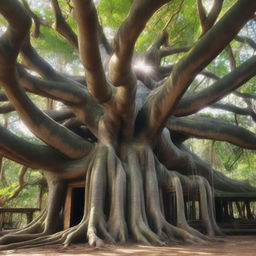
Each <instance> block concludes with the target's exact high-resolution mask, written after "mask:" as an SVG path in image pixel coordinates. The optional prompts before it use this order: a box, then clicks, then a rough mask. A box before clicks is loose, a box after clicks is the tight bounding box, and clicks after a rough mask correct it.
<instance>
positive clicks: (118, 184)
mask: <svg viewBox="0 0 256 256" xmlns="http://www.w3.org/2000/svg"><path fill="white" fill-rule="evenodd" d="M108 183H109V187H110V190H111V191H110V192H109V193H110V195H111V206H110V214H109V219H108V223H107V225H108V230H109V233H110V235H111V237H112V238H113V239H114V241H116V242H126V241H127V239H128V230H127V225H126V221H125V199H126V173H125V170H124V168H123V166H122V164H121V162H120V160H119V159H118V158H117V156H116V155H115V153H114V150H113V149H109V150H108Z"/></svg>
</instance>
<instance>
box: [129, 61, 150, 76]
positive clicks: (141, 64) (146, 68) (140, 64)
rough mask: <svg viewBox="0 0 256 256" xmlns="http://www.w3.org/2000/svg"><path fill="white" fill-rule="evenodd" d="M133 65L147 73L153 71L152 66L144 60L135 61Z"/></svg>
mask: <svg viewBox="0 0 256 256" xmlns="http://www.w3.org/2000/svg"><path fill="white" fill-rule="evenodd" d="M133 67H134V68H135V69H137V70H139V71H142V72H144V73H146V74H148V73H150V72H152V70H153V69H152V67H151V66H149V65H147V63H145V62H144V61H137V62H135V64H134V65H133Z"/></svg>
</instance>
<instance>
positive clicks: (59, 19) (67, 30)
mask: <svg viewBox="0 0 256 256" xmlns="http://www.w3.org/2000/svg"><path fill="white" fill-rule="evenodd" d="M51 4H52V8H53V12H54V16H55V23H54V28H55V30H56V31H57V32H58V33H60V34H61V35H62V36H63V37H64V38H65V39H66V40H67V41H68V42H69V43H70V44H71V45H72V46H73V48H74V49H75V50H76V51H78V39H77V36H76V34H75V32H74V31H73V30H72V29H71V27H70V26H69V25H68V23H67V22H66V20H65V19H64V17H63V15H62V12H61V9H60V6H59V3H58V1H57V0H51Z"/></svg>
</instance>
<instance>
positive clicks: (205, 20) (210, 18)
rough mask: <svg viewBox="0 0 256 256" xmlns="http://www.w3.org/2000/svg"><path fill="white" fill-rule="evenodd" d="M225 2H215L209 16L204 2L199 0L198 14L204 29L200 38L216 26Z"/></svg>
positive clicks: (221, 0)
mask: <svg viewBox="0 0 256 256" xmlns="http://www.w3.org/2000/svg"><path fill="white" fill-rule="evenodd" d="M223 1H224V0H214V3H213V6H212V9H211V10H210V12H209V14H208V15H207V14H206V10H205V8H204V6H203V3H202V0H197V7H198V13H199V18H200V22H201V27H202V33H201V36H200V37H202V36H203V35H204V34H205V33H206V32H207V31H208V30H209V29H210V28H211V27H212V26H213V25H214V23H215V21H216V20H217V18H218V16H219V14H220V12H221V9H222V5H223Z"/></svg>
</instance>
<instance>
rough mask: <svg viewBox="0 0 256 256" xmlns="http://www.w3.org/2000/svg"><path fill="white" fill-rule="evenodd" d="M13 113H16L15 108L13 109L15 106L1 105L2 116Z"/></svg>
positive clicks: (0, 112)
mask: <svg viewBox="0 0 256 256" xmlns="http://www.w3.org/2000/svg"><path fill="white" fill-rule="evenodd" d="M12 111H15V108H14V107H13V105H12V104H11V103H5V104H2V105H0V114H7V113H10V112H12Z"/></svg>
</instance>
